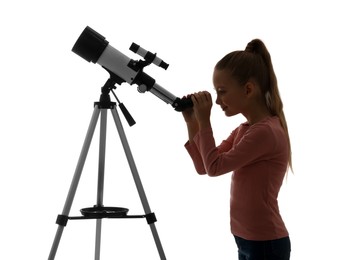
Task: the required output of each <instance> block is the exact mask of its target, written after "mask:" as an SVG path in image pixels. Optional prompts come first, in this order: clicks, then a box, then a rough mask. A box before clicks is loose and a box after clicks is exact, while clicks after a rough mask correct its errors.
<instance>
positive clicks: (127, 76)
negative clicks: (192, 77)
mask: <svg viewBox="0 0 356 260" xmlns="http://www.w3.org/2000/svg"><path fill="white" fill-rule="evenodd" d="M130 50H131V51H133V52H134V53H137V54H138V55H140V56H141V57H142V58H144V60H133V59H130V58H129V57H127V56H126V55H124V54H123V53H121V52H120V51H118V50H117V49H115V48H114V47H112V46H111V45H110V44H109V42H108V41H107V40H106V39H105V37H104V36H102V35H100V34H99V33H97V32H96V31H94V30H93V29H92V28H90V27H89V26H87V27H86V28H85V29H84V31H83V32H82V33H81V35H80V36H79V38H78V40H77V41H76V43H75V44H74V46H73V48H72V51H73V52H74V53H76V54H77V55H79V56H80V57H82V58H83V59H85V60H86V61H88V62H92V63H94V64H95V63H97V64H99V65H101V66H102V67H103V68H104V69H105V70H107V71H108V72H109V73H110V75H113V74H114V77H113V79H114V80H115V83H117V84H119V85H121V84H122V83H124V82H126V83H128V84H130V85H133V84H136V85H137V86H138V87H137V90H138V92H140V93H145V92H147V91H149V92H151V93H152V94H154V95H155V96H157V97H158V98H160V99H161V100H163V101H164V102H165V103H167V104H170V105H172V107H173V108H174V109H175V110H176V111H179V112H181V111H183V110H185V109H187V108H189V107H192V106H193V102H192V100H191V99H190V98H185V97H184V98H178V97H176V96H175V95H173V94H172V93H170V92H169V91H167V90H166V89H164V88H163V87H161V86H160V85H159V84H157V83H156V80H155V79H154V78H152V77H151V76H149V75H148V74H146V73H145V72H144V71H143V69H144V68H145V67H146V66H148V65H150V64H152V63H153V64H155V65H157V66H159V67H161V68H163V69H167V68H168V66H169V65H168V64H167V63H166V62H164V61H163V60H162V59H160V58H159V57H157V54H153V53H151V52H149V51H147V50H145V49H143V48H142V47H140V46H139V45H138V44H136V43H132V45H131V46H130Z"/></svg>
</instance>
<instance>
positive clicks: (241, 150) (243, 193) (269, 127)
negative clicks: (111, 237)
mask: <svg viewBox="0 0 356 260" xmlns="http://www.w3.org/2000/svg"><path fill="white" fill-rule="evenodd" d="M185 147H186V149H187V151H188V153H189V154H190V156H191V158H192V160H193V162H194V166H195V169H196V171H197V172H198V173H199V174H208V175H209V176H219V175H222V174H225V173H228V172H233V173H232V177H231V197H230V221H231V232H232V234H233V235H235V236H239V237H242V238H244V239H247V240H256V241H261V240H273V239H278V238H282V237H286V236H288V231H287V229H286V227H285V225H284V222H283V220H282V217H281V215H280V213H279V208H278V200H277V197H278V193H279V190H280V187H281V185H282V183H283V179H284V176H285V173H286V170H287V165H288V157H289V148H288V141H287V137H286V134H285V132H284V130H283V128H282V126H281V124H280V121H279V118H278V117H267V118H265V119H263V120H261V121H260V122H258V123H256V124H254V125H252V126H250V125H249V124H248V123H243V124H241V125H240V126H239V127H238V128H236V129H235V130H234V131H233V132H232V133H231V135H230V136H229V137H228V138H227V139H226V140H224V141H223V142H222V143H221V144H220V145H219V146H216V145H215V140H214V137H213V131H212V129H211V128H207V129H203V130H201V131H199V132H198V134H197V135H196V136H195V137H194V141H193V142H187V143H186V145H185Z"/></svg>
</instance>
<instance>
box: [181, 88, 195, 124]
mask: <svg viewBox="0 0 356 260" xmlns="http://www.w3.org/2000/svg"><path fill="white" fill-rule="evenodd" d="M191 96H192V95H188V96H184V98H190V97H191ZM182 115H183V118H184V121H185V122H186V123H187V124H191V123H194V124H197V120H196V118H195V115H194V110H193V108H192V107H190V108H186V109H184V110H183V111H182Z"/></svg>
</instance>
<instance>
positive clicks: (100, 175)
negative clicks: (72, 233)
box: [95, 109, 107, 260]
mask: <svg viewBox="0 0 356 260" xmlns="http://www.w3.org/2000/svg"><path fill="white" fill-rule="evenodd" d="M106 125H107V110H106V109H102V110H101V121H100V141H99V142H100V143H99V169H98V193H97V201H96V206H98V207H101V206H103V200H104V173H105V148H106ZM101 226H102V219H97V220H96V236H95V260H99V259H100V244H101Z"/></svg>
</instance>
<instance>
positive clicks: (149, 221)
mask: <svg viewBox="0 0 356 260" xmlns="http://www.w3.org/2000/svg"><path fill="white" fill-rule="evenodd" d="M146 220H147V224H149V225H150V224H153V223H155V222H156V221H157V218H156V215H155V213H153V212H152V213H148V214H146Z"/></svg>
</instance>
